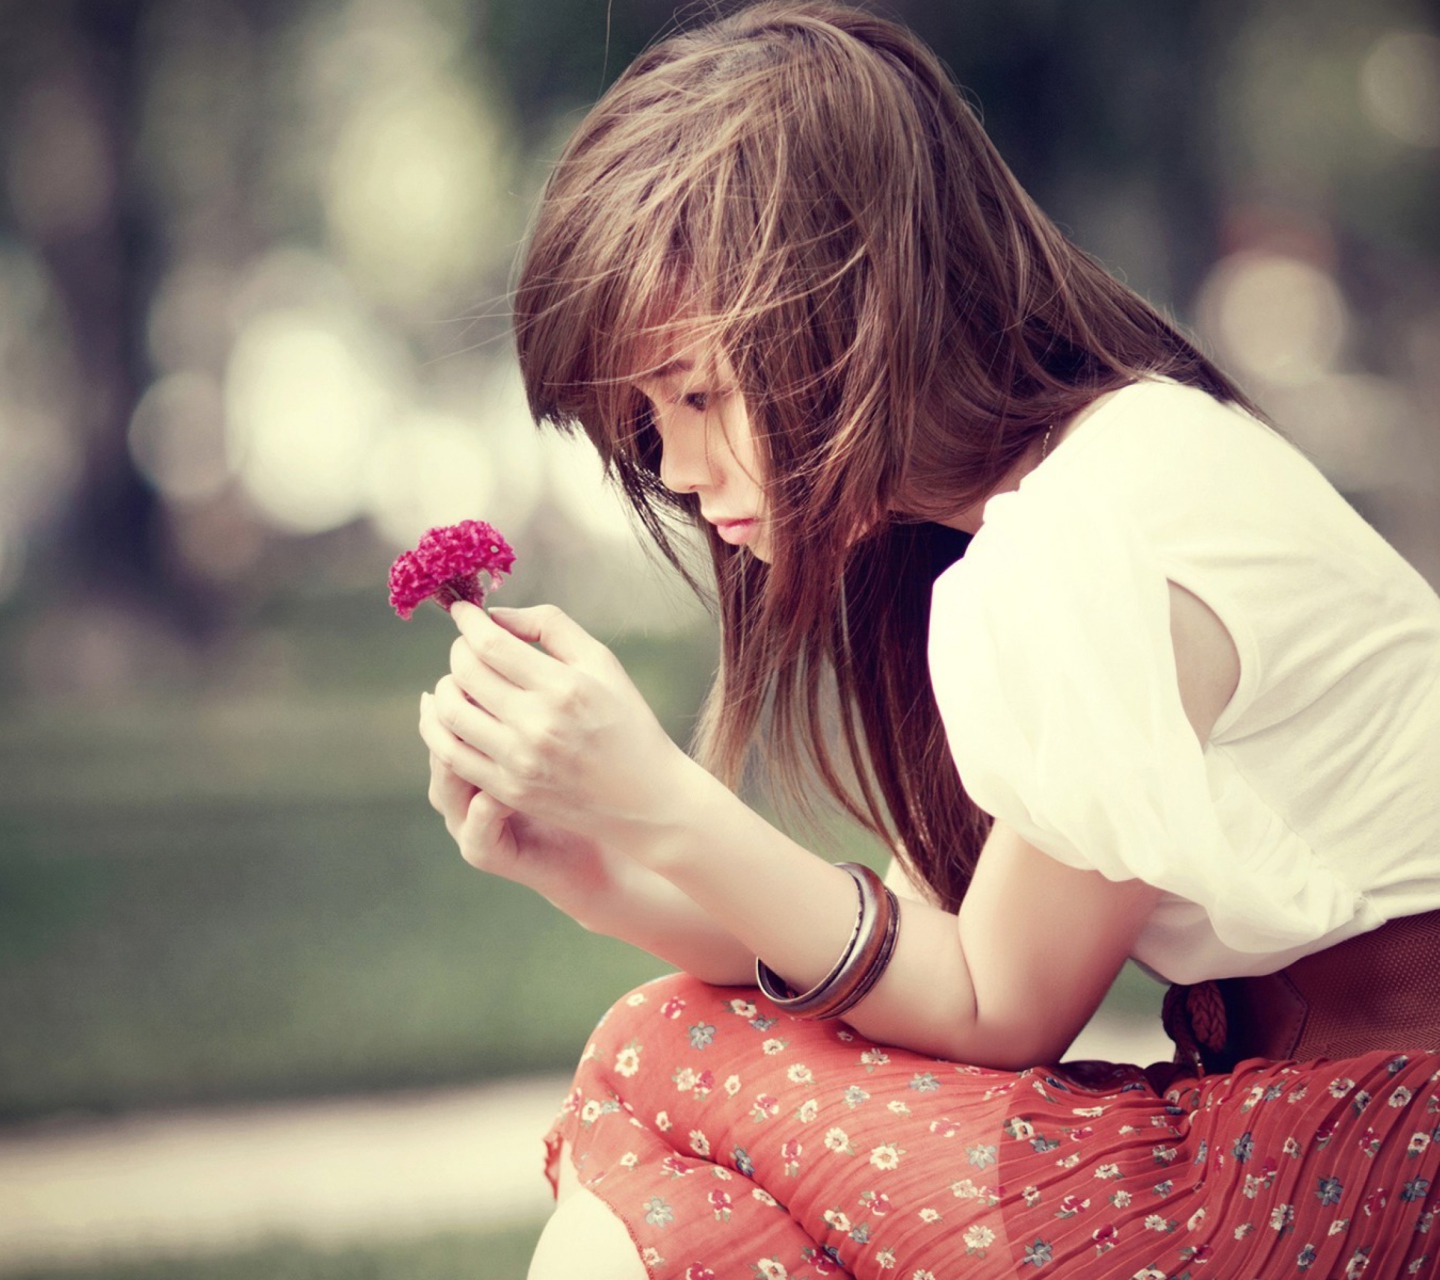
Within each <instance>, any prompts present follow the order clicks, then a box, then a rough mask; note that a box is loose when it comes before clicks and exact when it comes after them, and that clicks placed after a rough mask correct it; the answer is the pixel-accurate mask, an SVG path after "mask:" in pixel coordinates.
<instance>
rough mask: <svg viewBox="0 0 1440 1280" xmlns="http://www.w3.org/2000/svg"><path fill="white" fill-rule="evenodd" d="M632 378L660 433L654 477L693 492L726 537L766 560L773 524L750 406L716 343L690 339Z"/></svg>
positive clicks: (703, 513) (669, 486) (706, 515)
mask: <svg viewBox="0 0 1440 1280" xmlns="http://www.w3.org/2000/svg"><path fill="white" fill-rule="evenodd" d="M646 367H647V369H648V371H647V372H646V373H645V374H643V375H641V376H640V377H638V378H636V379H635V380H634V386H635V387H636V389H637V390H638V391H639V392H640V394H641V395H643V396H644V397H645V399H646V400H647V401H648V402H649V406H650V416H651V420H652V422H653V423H654V425H655V430H656V432H657V433H658V434H659V436H660V446H661V462H660V481H661V483H662V484H664V485H665V487H666V488H667V489H670V490H671V491H672V492H674V493H681V494H694V495H695V497H696V498H697V499H698V501H699V504H700V514H701V516H702V517H703V518H704V519H705V520H706V521H708V522H709V523H710V524H712V525H714V527H715V532H716V533H717V534H718V535H719V536H720V538H721V539H723V540H724V541H725V542H728V543H730V544H731V545H732V546H743V547H746V548H748V549H749V550H750V552H751V553H752V554H754V555H755V556H756V557H758V558H759V559H761V560H764V561H766V562H767V563H768V562H769V560H770V550H771V546H772V540H771V530H770V528H769V524H768V511H767V507H766V502H765V491H764V488H763V486H762V483H761V481H762V476H761V467H760V459H759V455H758V451H757V449H756V446H755V436H754V433H753V431H752V429H751V425H750V413H749V410H748V408H747V407H746V404H745V398H744V396H743V395H742V394H741V392H740V388H739V384H738V382H737V379H736V377H735V371H734V369H733V368H732V366H731V364H730V362H729V360H727V359H726V357H725V356H724V354H723V353H722V352H721V351H720V350H719V349H718V348H716V347H715V346H713V345H711V344H709V343H706V342H695V343H692V344H691V345H689V346H687V347H684V348H682V349H681V350H680V352H679V354H676V355H673V356H670V357H669V358H668V359H667V358H664V357H662V358H661V360H660V361H656V362H655V363H654V364H653V366H648V365H647V366H646Z"/></svg>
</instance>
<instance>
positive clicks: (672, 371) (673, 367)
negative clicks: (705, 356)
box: [641, 356, 695, 382]
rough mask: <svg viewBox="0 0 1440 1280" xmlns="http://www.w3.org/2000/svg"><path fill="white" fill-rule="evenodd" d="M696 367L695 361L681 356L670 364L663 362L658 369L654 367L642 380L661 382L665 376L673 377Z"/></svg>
mask: <svg viewBox="0 0 1440 1280" xmlns="http://www.w3.org/2000/svg"><path fill="white" fill-rule="evenodd" d="M694 368H695V361H693V360H690V359H687V358H686V357H685V356H679V357H677V358H676V359H674V360H671V361H670V362H669V363H668V364H662V365H661V366H660V367H659V368H658V369H652V370H651V371H650V372H649V373H647V374H646V375H645V376H644V378H642V379H641V381H643V382H659V381H660V380H661V379H663V378H673V377H674V376H675V375H676V374H677V373H690V372H692V371H693V370H694Z"/></svg>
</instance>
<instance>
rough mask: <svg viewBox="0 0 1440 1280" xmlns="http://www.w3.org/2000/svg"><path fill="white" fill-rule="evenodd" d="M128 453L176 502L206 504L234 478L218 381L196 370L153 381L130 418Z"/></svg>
mask: <svg viewBox="0 0 1440 1280" xmlns="http://www.w3.org/2000/svg"><path fill="white" fill-rule="evenodd" d="M129 445H130V457H131V458H132V459H133V460H134V462H135V466H136V467H137V468H138V469H139V471H140V474H141V475H143V476H144V477H145V478H146V479H147V480H149V481H150V483H151V484H153V485H154V486H155V488H156V489H158V490H159V491H160V492H161V493H163V494H164V495H165V496H166V497H167V498H169V499H171V500H172V501H176V502H203V501H205V500H206V499H209V498H213V497H215V496H216V495H217V494H218V493H220V491H221V490H222V489H224V488H225V486H226V484H227V483H228V482H229V480H230V463H229V459H228V457H227V456H226V451H225V404H224V399H223V397H222V395H221V392H220V387H219V386H218V385H217V384H216V382H215V380H214V379H213V378H211V377H210V376H208V375H207V374H203V373H196V372H194V371H189V372H182V373H172V374H169V375H167V376H166V377H163V378H160V379H159V380H158V381H156V382H154V383H152V384H151V385H150V387H149V389H148V390H147V391H146V392H145V394H144V395H143V396H142V397H141V398H140V403H139V404H137V405H136V406H135V413H134V415H133V416H132V417H131V419H130V433H129Z"/></svg>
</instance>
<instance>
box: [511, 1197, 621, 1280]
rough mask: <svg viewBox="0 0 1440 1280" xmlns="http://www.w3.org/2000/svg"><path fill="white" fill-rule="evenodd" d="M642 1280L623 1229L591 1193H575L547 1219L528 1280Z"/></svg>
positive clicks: (618, 1221) (606, 1207)
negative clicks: (583, 1279) (580, 1279)
mask: <svg viewBox="0 0 1440 1280" xmlns="http://www.w3.org/2000/svg"><path fill="white" fill-rule="evenodd" d="M575 1276H586V1277H588V1278H589V1280H646V1271H645V1266H644V1264H643V1263H642V1262H641V1261H640V1254H639V1252H638V1251H637V1250H636V1248H635V1242H634V1241H633V1240H631V1239H630V1232H629V1231H627V1230H626V1229H625V1224H624V1223H623V1222H621V1221H620V1219H619V1218H617V1217H616V1216H615V1214H614V1213H613V1212H612V1211H611V1209H610V1207H609V1206H608V1205H606V1204H605V1202H604V1201H603V1200H601V1199H600V1198H599V1197H598V1196H596V1195H595V1194H594V1193H593V1192H590V1191H586V1190H584V1189H577V1190H576V1191H575V1192H574V1193H573V1194H572V1195H570V1196H567V1197H566V1198H565V1200H564V1201H563V1202H562V1203H561V1204H560V1205H559V1207H558V1208H556V1210H555V1212H554V1213H553V1214H551V1215H550V1221H549V1222H547V1223H546V1224H545V1230H544V1231H543V1232H541V1233H540V1242H539V1244H537V1245H536V1246H535V1256H534V1257H533V1258H532V1259H531V1260H530V1270H529V1273H528V1278H527V1280H574V1277H575Z"/></svg>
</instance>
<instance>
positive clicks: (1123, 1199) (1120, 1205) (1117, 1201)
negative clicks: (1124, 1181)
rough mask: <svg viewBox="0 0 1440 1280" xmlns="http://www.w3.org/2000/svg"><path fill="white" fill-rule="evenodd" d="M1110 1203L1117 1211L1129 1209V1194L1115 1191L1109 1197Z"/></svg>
mask: <svg viewBox="0 0 1440 1280" xmlns="http://www.w3.org/2000/svg"><path fill="white" fill-rule="evenodd" d="M1110 1203H1111V1204H1113V1205H1114V1206H1115V1207H1116V1208H1117V1209H1128V1208H1129V1207H1130V1193H1129V1192H1128V1191H1117V1192H1116V1193H1115V1194H1114V1195H1113V1196H1111V1197H1110Z"/></svg>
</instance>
